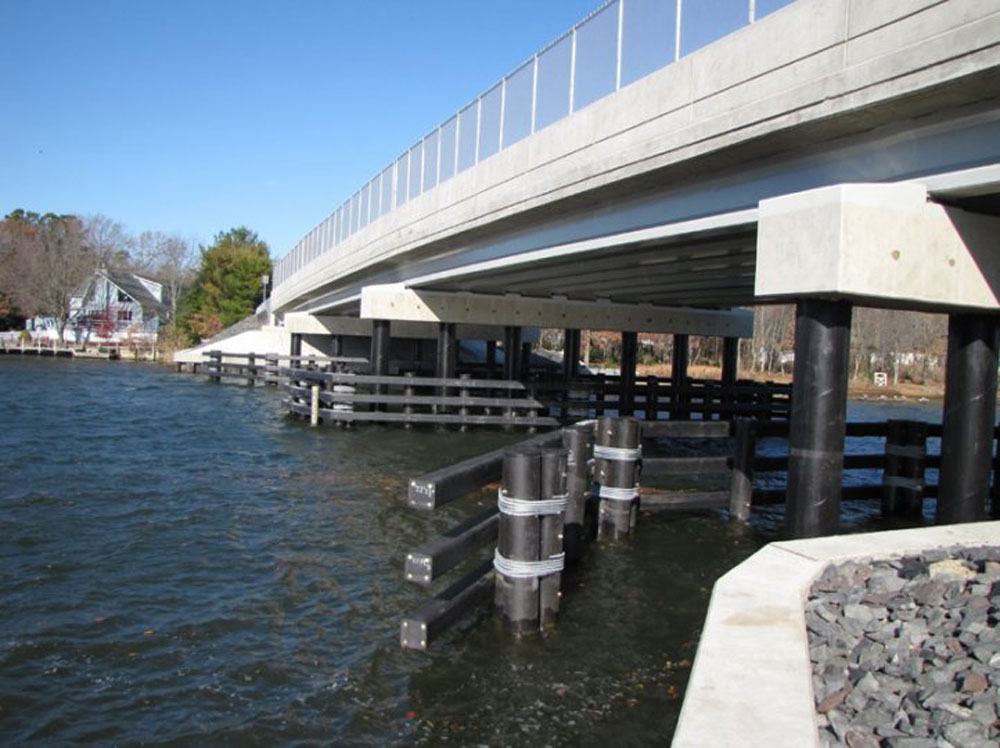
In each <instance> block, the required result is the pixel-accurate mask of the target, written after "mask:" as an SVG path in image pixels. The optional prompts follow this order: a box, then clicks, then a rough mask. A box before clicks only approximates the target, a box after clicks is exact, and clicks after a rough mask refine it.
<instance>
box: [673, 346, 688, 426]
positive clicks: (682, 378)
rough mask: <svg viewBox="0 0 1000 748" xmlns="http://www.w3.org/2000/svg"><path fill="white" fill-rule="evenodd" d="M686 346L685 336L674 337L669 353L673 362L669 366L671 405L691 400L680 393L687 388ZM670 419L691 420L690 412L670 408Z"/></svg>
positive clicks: (683, 409)
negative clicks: (671, 349)
mask: <svg viewBox="0 0 1000 748" xmlns="http://www.w3.org/2000/svg"><path fill="white" fill-rule="evenodd" d="M688 344H689V340H688V336H687V335H681V334H677V335H674V346H673V351H672V352H671V357H672V359H673V362H672V363H671V365H670V386H671V390H672V392H671V397H670V402H671V405H687V404H688V403H689V402H690V400H691V398H690V397H689V396H688V395H687V394H682V393H681V389H682V388H684V387H686V386H687V380H688V358H689V345H688ZM670 417H671V418H672V419H680V420H682V421H687V420H689V419H690V418H691V411H690V410H689V409H687V408H676V407H671V409H670Z"/></svg>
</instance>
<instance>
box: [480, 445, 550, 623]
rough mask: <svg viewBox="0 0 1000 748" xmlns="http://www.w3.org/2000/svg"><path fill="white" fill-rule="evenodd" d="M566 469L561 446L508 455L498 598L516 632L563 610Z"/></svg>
mask: <svg viewBox="0 0 1000 748" xmlns="http://www.w3.org/2000/svg"><path fill="white" fill-rule="evenodd" d="M565 469H566V457H565V452H564V451H563V450H561V449H557V450H551V449H550V450H544V451H541V450H538V449H524V448H522V449H516V450H511V451H508V452H507V453H506V454H505V455H504V462H503V489H502V492H501V496H500V501H499V505H500V526H499V530H498V533H497V553H496V559H495V561H494V563H495V567H496V572H497V574H496V592H495V602H496V607H497V609H498V610H499V611H500V614H501V615H502V616H503V619H504V624H505V625H506V626H507V628H508V629H509V630H511V631H512V632H513V633H515V634H517V635H521V634H525V633H527V632H529V631H537V630H538V629H539V628H540V627H545V626H548V625H551V624H552V622H553V621H554V619H555V615H556V613H557V612H558V610H559V584H560V579H561V573H560V572H561V569H562V564H563V558H564V557H563V554H562V518H563V511H564V510H565V498H564V496H563V494H564V493H565V480H566V479H565ZM557 504H558V506H559V509H558V511H556V510H555V509H554V507H555V505H557ZM532 505H535V506H537V509H536V508H534V507H533V506H532Z"/></svg>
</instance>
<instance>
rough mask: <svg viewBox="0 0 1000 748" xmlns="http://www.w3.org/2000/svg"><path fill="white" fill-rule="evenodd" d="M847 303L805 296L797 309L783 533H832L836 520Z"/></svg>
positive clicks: (802, 535)
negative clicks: (786, 494)
mask: <svg viewBox="0 0 1000 748" xmlns="http://www.w3.org/2000/svg"><path fill="white" fill-rule="evenodd" d="M850 343H851V305H850V303H848V302H845V301H827V300H824V299H803V300H801V301H799V302H798V304H797V306H796V310H795V368H794V379H793V382H792V419H791V432H790V434H789V438H788V451H789V458H788V497H787V506H786V512H785V532H786V534H787V535H788V536H790V537H793V538H809V537H816V536H819V535H831V534H833V533H835V532H836V531H837V528H838V526H839V524H840V494H841V485H842V480H843V472H844V432H845V422H846V419H847V365H848V359H849V358H850Z"/></svg>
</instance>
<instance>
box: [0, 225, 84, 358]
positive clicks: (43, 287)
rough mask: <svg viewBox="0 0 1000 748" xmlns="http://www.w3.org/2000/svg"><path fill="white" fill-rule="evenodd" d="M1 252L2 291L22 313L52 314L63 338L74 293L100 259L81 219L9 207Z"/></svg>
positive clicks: (0, 241)
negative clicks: (89, 241) (92, 246)
mask: <svg viewBox="0 0 1000 748" xmlns="http://www.w3.org/2000/svg"><path fill="white" fill-rule="evenodd" d="M0 256H2V257H3V263H2V265H0V268H2V274H3V278H2V285H3V287H4V288H5V289H6V293H7V295H8V296H9V297H10V298H11V299H12V300H13V302H14V303H15V304H16V305H17V307H18V308H19V309H21V310H22V311H23V312H24V313H25V314H28V315H35V314H38V315H44V316H48V317H53V318H54V319H55V320H56V321H57V323H58V326H59V337H60V339H62V338H63V336H64V333H65V330H66V324H67V323H68V321H69V317H70V314H71V312H72V309H71V300H72V298H73V296H74V293H75V292H76V291H77V290H78V289H79V288H80V286H81V285H82V284H83V282H84V281H85V280H86V279H87V277H88V276H89V275H91V274H92V273H93V272H94V270H95V269H96V268H97V266H98V263H99V258H98V256H97V254H96V253H95V252H93V251H92V250H91V249H90V247H89V246H88V245H87V242H86V241H85V239H84V230H83V225H82V223H81V222H80V220H79V219H78V218H76V217H75V216H57V215H53V214H51V213H48V214H46V215H44V216H39V215H38V214H37V213H26V212H25V211H21V210H18V211H14V212H13V213H11V214H10V215H8V216H7V217H6V219H4V221H3V223H2V224H0Z"/></svg>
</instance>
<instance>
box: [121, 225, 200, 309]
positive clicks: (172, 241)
mask: <svg viewBox="0 0 1000 748" xmlns="http://www.w3.org/2000/svg"><path fill="white" fill-rule="evenodd" d="M135 259H136V263H137V265H138V266H139V267H140V268H141V269H142V270H144V271H146V272H148V273H150V274H151V275H152V276H153V277H154V278H155V279H156V280H158V281H160V282H161V283H163V286H164V289H165V290H166V295H167V298H166V300H165V301H166V302H167V304H168V305H169V306H170V319H171V321H173V320H176V319H177V302H178V300H179V299H180V297H181V294H182V293H184V291H185V290H186V289H187V288H188V287H189V286H190V285H191V283H192V282H193V280H194V275H195V264H196V263H195V251H194V245H193V243H192V242H189V241H187V240H185V239H183V238H182V237H180V236H177V235H176V234H165V233H163V232H162V231H144V232H142V233H141V234H139V237H138V240H137V241H136V250H135Z"/></svg>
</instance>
